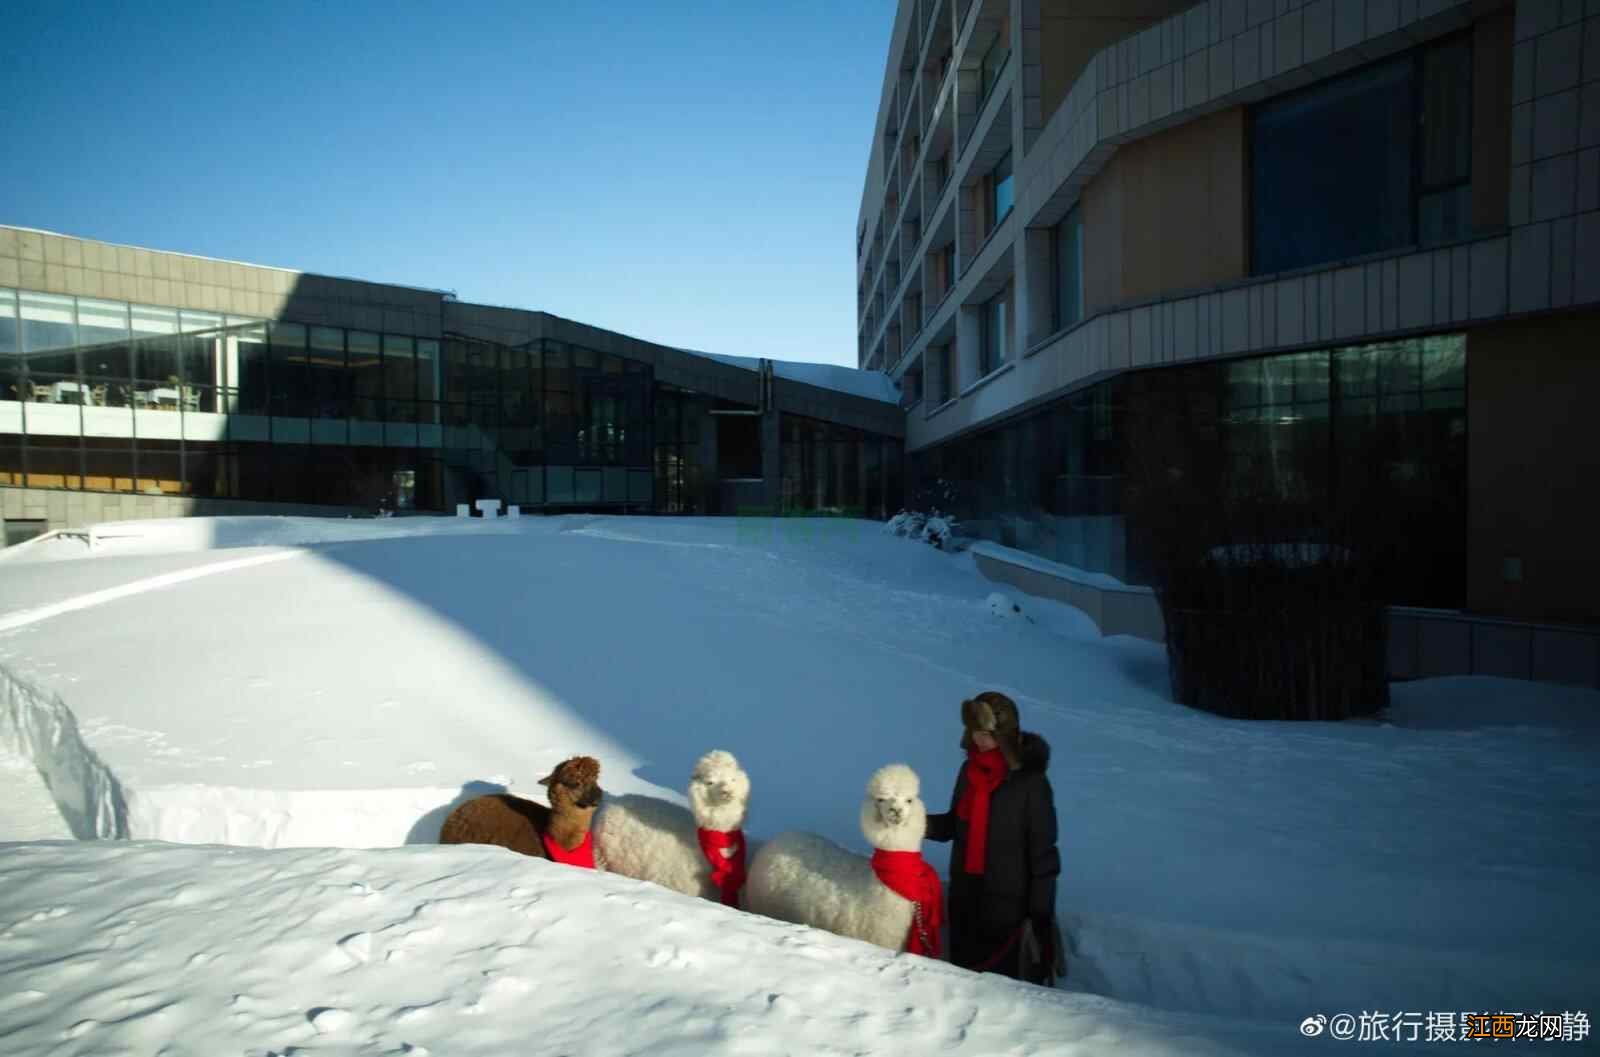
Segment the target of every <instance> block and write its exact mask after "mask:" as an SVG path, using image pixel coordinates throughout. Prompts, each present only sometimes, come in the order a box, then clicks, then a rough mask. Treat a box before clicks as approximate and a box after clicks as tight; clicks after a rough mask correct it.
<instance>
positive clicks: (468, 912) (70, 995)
mask: <svg viewBox="0 0 1600 1057" xmlns="http://www.w3.org/2000/svg"><path fill="white" fill-rule="evenodd" d="M0 979H4V980H5V981H6V982H7V983H8V984H9V986H8V987H6V988H5V989H4V990H3V993H0V1037H4V1039H5V1040H6V1042H5V1051H6V1053H7V1055H8V1057H46V1055H56V1054H88V1053H139V1054H155V1053H162V1052H167V1053H175V1052H182V1053H211V1054H221V1053H247V1054H267V1053H273V1054H285V1053H307V1054H311V1053H340V1054H357V1053H360V1054H402V1053H404V1054H411V1055H413V1057H419V1055H425V1054H429V1053H432V1054H438V1055H443V1054H450V1055H452V1057H506V1055H508V1054H523V1053H541V1054H606V1055H622V1054H650V1055H652V1057H673V1055H680V1054H681V1055H685V1057H687V1055H691V1054H692V1055H695V1057H731V1055H747V1054H752V1053H762V1054H767V1053H805V1054H845V1053H854V1054H862V1055H879V1057H886V1055H891V1054H895V1055H898V1054H908V1053H915V1054H932V1053H940V1054H951V1055H958V1057H959V1055H972V1057H979V1055H982V1057H989V1055H993V1054H1001V1053H1009V1054H1036V1053H1037V1054H1044V1053H1048V1054H1052V1055H1061V1057H1084V1055H1097V1057H1103V1055H1105V1054H1109V1053H1116V1054H1125V1055H1128V1057H1220V1055H1223V1054H1239V1053H1256V1054H1263V1055H1265V1054H1272V1055H1274V1057H1276V1055H1279V1054H1291V1055H1292V1054H1296V1053H1301V1052H1305V1053H1310V1052H1312V1050H1311V1047H1310V1043H1312V1042H1315V1041H1320V1040H1304V1041H1302V1040H1301V1039H1300V1038H1299V1035H1298V1032H1297V1031H1296V1030H1295V1027H1294V1023H1293V1022H1292V1021H1287V1020H1284V1021H1278V1022H1275V1023H1270V1024H1265V1025H1251V1024H1239V1023H1232V1022H1227V1021H1220V1020H1217V1019H1215V1018H1209V1017H1196V1016H1185V1015H1181V1014H1168V1013H1160V1012H1156V1011H1152V1010H1147V1009H1139V1008H1136V1007H1130V1006H1127V1005H1124V1004H1121V1003H1117V1002H1113V1001H1109V1000H1107V999H1103V998H1099V997H1097V996H1090V995H1072V994H1062V993H1056V992H1050V991H1045V990H1043V989H1041V988H1035V987H1029V986H1026V985H1021V984H1015V983H1012V982H1010V981H1004V980H999V979H997V978H995V977H993V976H979V975H976V974H974V973H969V972H966V971H964V970H960V969H955V968H953V967H951V966H948V965H945V964H943V963H939V962H933V961H928V960H926V959H923V958H917V957H913V956H906V955H900V956H895V955H892V954H890V952H888V951H885V950H883V949H881V948H878V947H873V946H871V945H869V944H865V943H859V942H855V941H851V940H844V939H840V938H839V937H835V936H831V935H828V934H827V933H823V932H819V931H816V930H813V929H808V928H802V927H799V926H792V925H786V924H782V923H779V922H775V921H770V920H767V919H764V918H760V917H756V916H755V915H751V914H741V913H739V912H737V911H732V910H728V909H725V908H723V907H721V906H718V905H716V904H713V903H711V902H708V901H706V900H701V899H693V898H690V897H686V896H681V895H678V894H677V893H672V892H667V891H665V890H663V889H660V888H656V887H654V886H650V885H646V884H643V883H641V882H637V881H630V880H627V879H625V878H620V877H616V876H613V875H605V874H596V873H593V872H590V871H583V870H575V869H572V868H570V867H565V866H558V865H555V864H551V863H547V862H543V861H540V860H534V859H529V858H525V857H522V856H518V855H515V854H512V853H510V852H506V851H503V850H501V849H488V848H475V847H448V848H446V847H431V848H406V849H396V850H389V851H349V850H318V851H278V852H266V851H259V850H253V849H242V848H201V847H180V846H172V845H151V844H141V843H116V844H76V845H75V844H65V845H62V844H56V845H49V844H38V845H12V846H8V847H6V848H5V849H4V852H3V854H0Z"/></svg>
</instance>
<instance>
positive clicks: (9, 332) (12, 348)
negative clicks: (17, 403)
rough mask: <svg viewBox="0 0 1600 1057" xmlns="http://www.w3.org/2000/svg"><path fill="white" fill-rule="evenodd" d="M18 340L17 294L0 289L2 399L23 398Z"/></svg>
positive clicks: (0, 378)
mask: <svg viewBox="0 0 1600 1057" xmlns="http://www.w3.org/2000/svg"><path fill="white" fill-rule="evenodd" d="M17 342H18V337H17V294H16V291H14V290H0V400H20V399H21V398H22V395H21V394H22V390H21V383H20V381H19V379H20V378H21V377H22V350H21V349H20V348H18V347H17Z"/></svg>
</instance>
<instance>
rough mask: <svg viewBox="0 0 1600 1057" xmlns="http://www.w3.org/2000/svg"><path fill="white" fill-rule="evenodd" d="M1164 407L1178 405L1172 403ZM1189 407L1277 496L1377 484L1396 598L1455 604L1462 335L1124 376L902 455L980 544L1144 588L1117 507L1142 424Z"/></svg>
mask: <svg viewBox="0 0 1600 1057" xmlns="http://www.w3.org/2000/svg"><path fill="white" fill-rule="evenodd" d="M1174 401H1177V404H1176V405H1175V403H1174ZM1174 406H1181V407H1182V408H1183V409H1184V422H1185V423H1186V428H1187V429H1188V430H1189V431H1190V434H1191V437H1190V440H1191V442H1192V443H1193V444H1195V445H1214V446H1216V450H1218V451H1219V452H1220V453H1222V455H1223V457H1224V458H1225V459H1228V460H1233V461H1235V462H1237V463H1239V464H1244V463H1246V462H1250V463H1251V464H1252V465H1261V464H1262V463H1263V462H1264V463H1265V465H1266V466H1268V467H1269V468H1270V471H1271V474H1272V477H1273V480H1274V482H1275V484H1276V486H1277V488H1278V489H1279V491H1280V493H1281V495H1282V496H1283V497H1284V498H1285V499H1289V498H1293V499H1294V500H1296V501H1303V502H1313V503H1317V502H1333V501H1336V500H1338V499H1339V498H1340V497H1341V496H1347V495H1349V494H1352V491H1353V490H1372V489H1377V490H1379V491H1380V492H1381V494H1382V496H1383V502H1384V503H1385V504H1386V506H1387V509H1390V510H1392V512H1393V519H1392V520H1393V525H1394V535H1393V538H1392V540H1391V541H1390V550H1389V551H1388V553H1386V554H1385V555H1383V556H1382V560H1383V563H1384V566H1385V569H1386V576H1385V579H1386V582H1388V583H1390V584H1391V585H1392V589H1393V597H1392V598H1391V599H1390V601H1391V602H1393V603H1395V604H1408V605H1426V606H1438V607H1445V608H1458V607H1459V606H1460V605H1461V604H1462V602H1463V599H1464V595H1465V575H1466V574H1465V565H1466V557H1465V550H1466V496H1465V492H1466V443H1467V438H1466V340H1465V338H1464V337H1463V336H1461V335H1447V336H1440V337H1429V338H1414V339H1408V340H1404V341H1395V342H1386V343H1382V344H1375V345H1363V346H1354V347H1345V348H1335V349H1327V350H1321V351H1315V352H1302V353H1293V354H1288V355H1279V356H1267V357H1257V358H1253V359H1247V360H1236V361H1227V362H1221V363H1209V364H1199V365H1195V366H1193V367H1182V368H1165V369H1161V370H1152V371H1143V372H1137V373H1132V374H1126V375H1122V376H1120V377H1117V378H1114V379H1111V380H1109V381H1107V382H1104V383H1101V384H1100V385H1097V386H1094V387H1092V388H1089V389H1085V390H1082V391H1080V392H1078V393H1074V394H1072V395H1070V396H1067V397H1064V398H1062V399H1060V400H1057V401H1055V402H1054V403H1052V404H1050V405H1047V406H1045V407H1043V408H1041V409H1039V410H1036V411H1033V412H1030V413H1029V414H1027V415H1025V416H1022V417H1019V418H1016V419H1013V420H1011V421H1010V422H1007V423H1005V424H1003V425H1001V426H998V427H994V428H991V429H988V430H984V431H983V432H980V433H977V434H974V435H971V436H968V437H963V438H959V439H957V440H954V441H951V442H947V443H945V444H942V445H939V446H937V447H935V448H931V449H927V450H924V451H920V452H915V453H912V454H910V455H908V456H907V459H908V463H909V467H908V474H909V481H910V482H911V488H910V495H911V503H912V505H913V506H918V505H920V506H921V508H924V509H925V508H926V507H927V506H930V505H939V506H943V507H948V503H947V502H941V501H939V500H938V499H937V498H936V497H938V496H940V495H942V494H944V493H945V492H946V491H947V490H948V489H949V488H951V487H953V490H954V492H955V494H956V496H957V504H956V505H957V509H956V514H957V515H958V517H960V518H961V519H963V520H964V521H965V522H966V525H967V529H968V530H969V531H971V532H972V533H974V534H975V535H977V536H980V537H982V538H986V539H992V540H995V541H997V542H1000V543H1003V544H1005V545H1006V546H1010V547H1016V548H1018V549H1020V550H1024V551H1028V552H1031V553H1034V554H1037V555H1039V556H1041V557H1044V558H1048V559H1050V560H1052V561H1057V562H1061V563H1063V564H1066V565H1070V566H1073V567H1076V568H1079V569H1084V570H1087V571H1091V572H1100V573H1107V574H1110V575H1111V576H1114V577H1116V578H1118V579H1120V580H1122V581H1124V582H1128V583H1148V582H1149V568H1150V557H1149V553H1148V549H1147V547H1146V546H1145V545H1144V544H1143V543H1142V542H1141V536H1140V534H1141V527H1140V526H1139V525H1137V524H1130V523H1129V519H1128V516H1127V513H1126V509H1127V506H1126V504H1125V491H1126V488H1127V486H1128V466H1129V447H1130V443H1131V441H1132V436H1133V434H1134V431H1135V430H1136V429H1137V428H1138V426H1139V424H1140V422H1141V421H1142V420H1144V421H1148V420H1150V419H1151V418H1152V416H1164V415H1167V414H1169V413H1170V410H1171V408H1172V407H1174Z"/></svg>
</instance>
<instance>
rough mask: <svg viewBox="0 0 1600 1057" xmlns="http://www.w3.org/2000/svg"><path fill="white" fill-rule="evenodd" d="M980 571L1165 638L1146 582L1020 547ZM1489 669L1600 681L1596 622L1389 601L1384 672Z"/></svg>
mask: <svg viewBox="0 0 1600 1057" xmlns="http://www.w3.org/2000/svg"><path fill="white" fill-rule="evenodd" d="M974 552H975V553H974V555H973V557H974V560H975V561H976V564H977V566H978V571H980V572H981V573H983V574H984V575H985V576H987V577H988V578H989V579H991V580H993V581H995V582H997V583H1002V584H1006V585H1008V586H1010V587H1015V588H1017V589H1018V590H1019V591H1024V592H1026V593H1028V594H1030V595H1035V596H1037V597H1039V598H1049V599H1052V600H1054V601H1057V602H1065V603H1067V604H1068V605H1070V606H1075V607H1077V608H1078V609H1081V610H1083V612H1084V613H1085V614H1087V615H1088V616H1089V618H1090V619H1092V620H1093V621H1094V622H1095V624H1096V625H1097V626H1098V627H1099V628H1100V633H1101V634H1102V635H1132V636H1134V637H1136V638H1142V639H1147V640H1149V641H1151V642H1162V641H1165V634H1166V632H1165V626H1164V623H1163V621H1162V619H1161V607H1160V605H1159V604H1158V603H1157V601H1156V597H1155V593H1154V592H1153V591H1151V590H1150V589H1149V588H1147V587H1104V586H1100V585H1098V584H1094V583H1089V582H1084V581H1080V580H1077V579H1074V578H1073V577H1071V576H1069V575H1066V574H1064V573H1062V574H1057V573H1052V572H1047V571H1044V570H1043V569H1042V568H1040V567H1039V563H1038V562H1037V560H1033V559H1031V558H1030V557H1028V556H1025V555H1015V556H1008V555H1007V554H1006V553H1005V551H1004V549H1003V548H999V547H995V546H993V545H990V544H979V545H977V546H976V547H975V548H974ZM1446 675H1492V676H1500V677H1503V678H1507V679H1529V680H1533V681H1535V682H1543V683H1560V684H1563V685H1567V686H1584V687H1593V688H1595V689H1600V628H1595V627H1576V626H1574V627H1565V626H1560V625H1553V624H1535V623H1527V622H1518V621H1509V620H1496V619H1493V618H1486V617H1480V616H1474V615H1468V614H1465V613H1454V612H1446V611H1442V610H1430V609H1408V608H1404V607H1399V606H1395V607H1391V608H1390V610H1389V678H1391V679H1428V678H1436V677H1439V676H1446Z"/></svg>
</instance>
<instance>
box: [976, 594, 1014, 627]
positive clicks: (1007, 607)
mask: <svg viewBox="0 0 1600 1057" xmlns="http://www.w3.org/2000/svg"><path fill="white" fill-rule="evenodd" d="M983 604H984V606H985V607H986V608H987V609H988V610H989V612H991V613H993V614H994V615H995V616H997V617H1005V618H1006V619H1007V620H1017V619H1020V618H1021V617H1022V615H1023V613H1022V607H1021V606H1020V605H1018V604H1017V602H1016V599H1014V598H1012V597H1011V596H1010V595H1008V594H1006V593H1005V592H1004V591H991V592H990V593H989V597H988V598H985V599H984V600H983Z"/></svg>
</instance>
